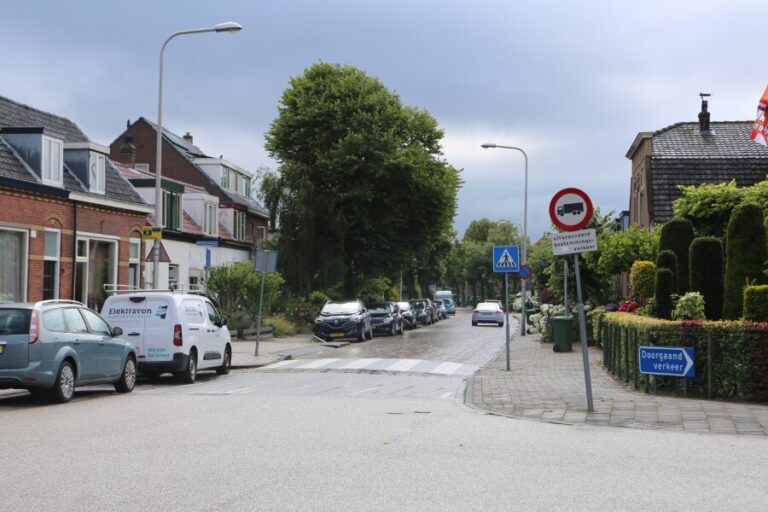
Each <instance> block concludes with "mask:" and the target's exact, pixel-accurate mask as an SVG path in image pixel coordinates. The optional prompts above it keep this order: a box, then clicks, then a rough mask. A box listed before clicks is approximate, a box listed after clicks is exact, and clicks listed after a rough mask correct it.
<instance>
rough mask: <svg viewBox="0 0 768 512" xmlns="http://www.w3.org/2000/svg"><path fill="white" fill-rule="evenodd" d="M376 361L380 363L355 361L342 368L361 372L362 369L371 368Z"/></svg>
mask: <svg viewBox="0 0 768 512" xmlns="http://www.w3.org/2000/svg"><path fill="white" fill-rule="evenodd" d="M376 361H380V359H356V360H354V361H352V362H351V363H347V364H345V365H344V366H342V368H344V369H345V370H362V369H363V368H367V367H368V366H371V365H372V364H373V363H375V362H376Z"/></svg>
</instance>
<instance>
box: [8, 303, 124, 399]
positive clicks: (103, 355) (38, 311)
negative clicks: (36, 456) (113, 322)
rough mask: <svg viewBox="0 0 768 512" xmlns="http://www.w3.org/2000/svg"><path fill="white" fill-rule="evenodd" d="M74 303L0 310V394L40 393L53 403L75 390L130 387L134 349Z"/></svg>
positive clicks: (17, 305)
mask: <svg viewBox="0 0 768 512" xmlns="http://www.w3.org/2000/svg"><path fill="white" fill-rule="evenodd" d="M121 334H122V330H121V329H120V328H119V327H115V328H114V329H113V328H111V327H110V326H109V324H108V323H107V322H105V321H104V320H103V319H102V318H101V317H100V316H99V315H98V314H97V313H96V312H94V311H92V310H90V309H88V308H87V307H85V305H83V304H82V303H80V302H75V301H71V300H47V301H42V302H37V303H35V304H24V303H16V302H8V303H3V304H0V389H7V388H21V389H28V390H30V391H32V392H38V391H40V392H44V393H46V394H47V395H48V396H49V397H50V398H51V399H52V400H54V401H56V402H67V401H69V400H71V399H72V396H73V395H74V392H75V387H76V386H80V385H84V384H114V385H115V389H117V391H119V392H121V393H128V392H130V391H133V387H134V385H135V384H136V349H135V348H134V347H133V345H131V344H130V343H128V342H127V341H125V340H123V339H122V338H120V335H121Z"/></svg>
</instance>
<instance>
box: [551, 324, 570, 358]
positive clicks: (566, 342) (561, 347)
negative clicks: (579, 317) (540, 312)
mask: <svg viewBox="0 0 768 512" xmlns="http://www.w3.org/2000/svg"><path fill="white" fill-rule="evenodd" d="M573 320H574V318H573V317H572V316H553V317H552V318H551V319H550V322H552V334H553V337H554V338H555V344H554V345H553V346H552V350H554V351H555V352H570V351H571V341H573Z"/></svg>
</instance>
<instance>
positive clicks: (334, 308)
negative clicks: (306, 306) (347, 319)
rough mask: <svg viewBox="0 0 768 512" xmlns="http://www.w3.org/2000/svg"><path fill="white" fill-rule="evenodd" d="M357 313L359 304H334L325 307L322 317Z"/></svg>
mask: <svg viewBox="0 0 768 512" xmlns="http://www.w3.org/2000/svg"><path fill="white" fill-rule="evenodd" d="M355 313H357V302H332V303H331V304H326V305H325V306H323V310H322V311H321V312H320V314H321V315H326V316H330V315H354V314H355Z"/></svg>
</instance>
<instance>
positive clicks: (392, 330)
mask: <svg viewBox="0 0 768 512" xmlns="http://www.w3.org/2000/svg"><path fill="white" fill-rule="evenodd" d="M395 334H397V327H395V322H394V321H393V322H392V325H390V326H389V335H390V336H394V335H395Z"/></svg>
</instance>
